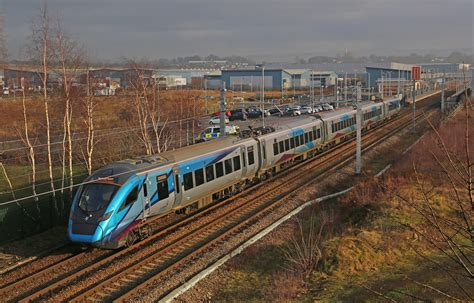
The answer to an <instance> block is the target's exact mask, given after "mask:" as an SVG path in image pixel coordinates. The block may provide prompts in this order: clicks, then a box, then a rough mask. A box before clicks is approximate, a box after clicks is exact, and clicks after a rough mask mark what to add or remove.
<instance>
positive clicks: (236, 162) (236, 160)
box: [234, 156, 240, 171]
mask: <svg viewBox="0 0 474 303" xmlns="http://www.w3.org/2000/svg"><path fill="white" fill-rule="evenodd" d="M239 169H240V156H235V157H234V171H236V170H239Z"/></svg>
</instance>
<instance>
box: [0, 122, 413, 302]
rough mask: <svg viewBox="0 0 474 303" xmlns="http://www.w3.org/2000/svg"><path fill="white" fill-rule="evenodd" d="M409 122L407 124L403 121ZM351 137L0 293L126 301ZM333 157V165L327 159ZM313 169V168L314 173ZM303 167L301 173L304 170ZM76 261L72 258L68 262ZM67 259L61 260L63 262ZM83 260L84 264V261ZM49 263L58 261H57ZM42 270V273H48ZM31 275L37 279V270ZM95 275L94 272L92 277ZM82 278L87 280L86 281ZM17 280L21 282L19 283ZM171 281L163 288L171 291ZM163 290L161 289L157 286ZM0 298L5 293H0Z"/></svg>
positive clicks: (219, 240) (286, 189)
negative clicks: (54, 274) (55, 274)
mask: <svg viewBox="0 0 474 303" xmlns="http://www.w3.org/2000/svg"><path fill="white" fill-rule="evenodd" d="M409 120H410V114H409V113H408V114H406V115H405V116H401V117H400V118H399V119H397V120H392V121H390V122H389V123H388V125H393V124H395V123H396V124H400V125H401V126H400V127H396V128H392V129H391V130H390V131H388V132H385V134H384V135H381V133H383V132H384V128H381V127H380V128H377V129H374V130H373V131H371V132H369V133H367V134H366V136H365V137H364V150H367V149H370V148H372V147H373V146H375V145H377V144H378V143H379V142H380V141H381V140H385V138H386V137H389V136H391V135H392V134H393V133H396V132H398V131H400V129H401V128H403V127H405V126H406V124H407V123H406V122H407V121H409ZM408 124H409V123H408ZM354 144H355V143H354V142H353V141H350V142H346V143H345V144H344V145H342V146H339V147H337V148H336V149H335V150H331V151H328V152H325V153H322V154H320V155H318V156H317V157H316V158H313V159H311V160H310V161H306V162H302V163H299V164H297V165H295V166H294V167H293V169H291V170H286V171H284V172H282V173H280V174H279V176H280V177H279V178H274V179H272V180H271V181H270V182H266V183H263V184H259V185H257V186H254V187H253V188H252V190H250V191H245V192H242V193H240V194H238V195H236V196H234V197H232V198H229V199H228V200H225V201H223V202H221V203H218V204H215V205H212V206H210V207H208V208H207V209H204V210H203V211H201V212H199V213H197V214H196V215H194V216H190V217H188V218H186V219H185V220H183V221H180V222H178V223H176V224H171V225H170V226H168V227H167V228H164V229H162V230H160V231H159V232H157V233H155V234H154V235H153V236H151V237H150V238H148V239H145V240H144V241H141V242H139V243H137V244H135V245H133V246H131V247H129V248H126V249H123V250H121V251H119V252H115V253H111V254H110V255H108V256H105V257H104V258H102V259H100V260H98V261H97V262H94V263H93V264H90V265H88V266H84V267H82V268H81V269H80V270H77V271H74V272H71V273H69V274H68V275H67V276H65V277H59V278H57V279H54V280H52V281H49V282H47V283H45V284H44V285H42V287H41V288H35V289H33V290H31V291H29V292H28V291H27V292H22V293H20V294H18V295H16V296H13V297H12V296H8V294H7V291H13V290H17V289H18V288H17V287H24V285H28V281H29V280H20V281H17V282H15V283H12V284H9V285H8V286H7V287H8V288H7V289H6V288H2V289H0V294H2V295H5V294H6V295H7V297H6V298H9V300H12V301H17V300H23V301H25V302H30V301H43V300H54V301H57V300H71V301H86V300H100V301H110V300H113V299H117V300H118V301H125V300H128V299H130V298H132V297H134V296H135V295H137V294H138V293H139V292H140V291H141V290H143V289H146V288H147V287H148V286H149V285H150V284H153V283H155V282H156V281H159V280H163V279H165V277H166V276H167V275H168V276H169V275H173V274H174V273H176V272H177V271H180V269H182V268H184V267H185V266H184V265H183V263H186V262H188V263H189V262H192V261H193V260H195V259H198V257H199V255H200V254H203V253H204V252H205V251H206V250H209V249H210V247H216V246H222V245H223V244H225V241H226V239H229V238H232V237H234V236H235V235H236V234H238V233H239V232H241V230H243V229H245V228H246V227H248V226H250V225H252V224H254V223H255V222H258V221H259V220H260V219H261V218H262V217H264V216H266V215H268V214H269V213H272V212H273V211H274V210H275V209H278V208H282V207H283V206H282V204H284V201H285V199H287V198H288V197H289V196H290V195H291V194H292V193H293V192H294V189H295V188H299V187H301V186H304V185H305V184H308V183H310V182H313V181H314V179H315V178H316V177H318V176H321V174H322V173H324V172H327V171H329V170H331V169H338V168H339V167H341V166H343V165H345V164H346V163H347V162H348V161H351V160H352V155H353V150H354ZM336 157H337V158H339V161H338V162H339V163H338V164H337V165H336V166H334V165H333V164H331V165H329V163H332V162H331V161H329V160H331V159H332V158H336ZM315 170H318V171H317V172H315ZM305 172H306V173H305ZM74 260H77V261H78V260H80V257H75V258H74V259H72V260H69V261H68V262H71V261H74ZM66 261H67V260H65V262H66ZM84 265H85V264H84ZM55 266H61V265H60V263H59V264H58V265H55ZM50 272H51V271H45V272H44V273H43V274H42V275H48V274H49V273H50ZM37 274H38V276H36V277H35V278H36V279H37V278H40V277H41V275H40V273H37ZM97 274H98V276H99V277H95V276H96V275H97ZM87 280H90V281H89V282H87ZM21 285H23V286H21ZM173 287H175V286H171V287H170V288H169V290H172V289H173ZM162 293H163V295H165V294H166V293H167V290H166V289H163V292H162ZM2 298H5V297H4V296H2Z"/></svg>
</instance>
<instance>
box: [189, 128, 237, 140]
mask: <svg viewBox="0 0 474 303" xmlns="http://www.w3.org/2000/svg"><path fill="white" fill-rule="evenodd" d="M239 130H240V128H239V127H238V126H237V125H226V126H225V131H226V133H227V134H229V135H237V133H238V132H239ZM220 134H221V128H220V127H219V126H209V127H208V128H206V129H205V130H203V131H202V132H200V133H199V134H198V135H197V136H196V138H195V140H196V142H198V143H199V142H204V141H209V140H212V139H215V138H219V137H220Z"/></svg>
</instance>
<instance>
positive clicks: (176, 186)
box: [174, 175, 181, 194]
mask: <svg viewBox="0 0 474 303" xmlns="http://www.w3.org/2000/svg"><path fill="white" fill-rule="evenodd" d="M174 188H176V193H177V194H179V191H180V188H181V186H180V185H179V176H178V175H175V176H174Z"/></svg>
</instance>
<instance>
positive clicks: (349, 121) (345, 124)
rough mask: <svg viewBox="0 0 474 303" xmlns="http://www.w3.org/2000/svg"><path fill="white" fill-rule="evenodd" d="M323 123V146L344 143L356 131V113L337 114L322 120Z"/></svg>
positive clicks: (353, 111)
mask: <svg viewBox="0 0 474 303" xmlns="http://www.w3.org/2000/svg"><path fill="white" fill-rule="evenodd" d="M323 120H324V123H325V134H326V138H325V145H328V146H332V145H335V144H339V143H340V142H341V141H344V140H345V139H347V138H348V137H350V136H352V134H353V133H354V132H355V130H356V111H355V110H352V111H349V112H345V113H341V114H337V115H334V116H331V117H328V118H324V119H323Z"/></svg>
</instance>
